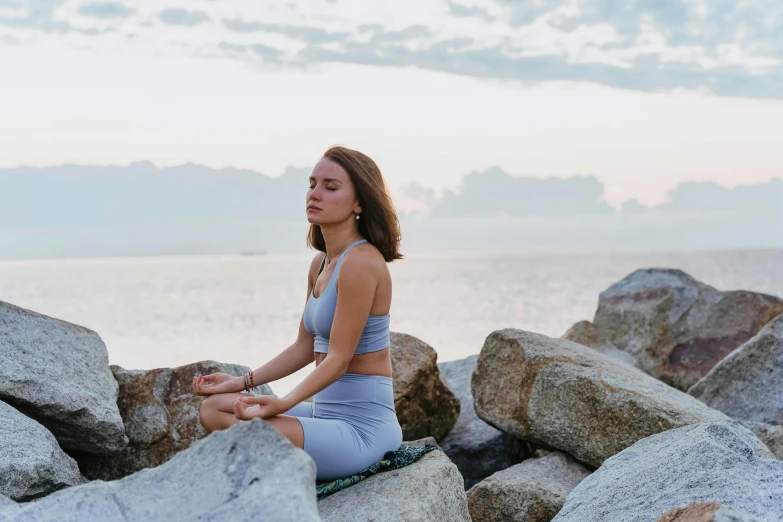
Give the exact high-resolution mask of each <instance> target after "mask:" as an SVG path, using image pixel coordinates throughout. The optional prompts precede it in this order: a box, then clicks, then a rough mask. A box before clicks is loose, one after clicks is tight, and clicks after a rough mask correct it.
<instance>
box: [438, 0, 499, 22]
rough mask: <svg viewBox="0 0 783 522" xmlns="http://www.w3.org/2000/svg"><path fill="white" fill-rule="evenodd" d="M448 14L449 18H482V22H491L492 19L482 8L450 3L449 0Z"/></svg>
mask: <svg viewBox="0 0 783 522" xmlns="http://www.w3.org/2000/svg"><path fill="white" fill-rule="evenodd" d="M448 3H449V14H450V15H451V16H458V17H465V18H482V19H484V20H492V19H493V17H492V16H491V15H490V14H489V11H487V10H486V9H484V8H482V7H474V6H467V5H463V4H460V3H458V2H452V1H451V0H449V2H448Z"/></svg>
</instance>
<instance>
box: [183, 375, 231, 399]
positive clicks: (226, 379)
mask: <svg viewBox="0 0 783 522" xmlns="http://www.w3.org/2000/svg"><path fill="white" fill-rule="evenodd" d="M237 391H239V390H237V386H236V377H234V376H233V375H229V374H227V373H212V374H210V375H196V376H195V377H193V393H195V394H196V395H214V394H216V393H231V392H237Z"/></svg>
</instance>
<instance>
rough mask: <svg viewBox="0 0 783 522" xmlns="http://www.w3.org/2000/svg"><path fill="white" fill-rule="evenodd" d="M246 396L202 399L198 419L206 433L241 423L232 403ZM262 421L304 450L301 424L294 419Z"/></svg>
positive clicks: (272, 418)
mask: <svg viewBox="0 0 783 522" xmlns="http://www.w3.org/2000/svg"><path fill="white" fill-rule="evenodd" d="M248 395H249V394H247V393H218V394H215V395H210V396H209V397H207V398H206V399H204V402H202V403H201V408H200V409H199V412H198V418H199V421H201V425H202V426H204V429H205V430H207V433H212V432H213V431H215V430H224V429H226V428H230V427H231V426H233V425H234V424H236V423H237V422H242V421H240V420H239V419H237V418H236V416H235V415H234V401H236V399H237V397H245V396H248ZM264 420H265V421H266V422H268V423H270V424H271V425H272V426H274V427H275V428H277V430H278V431H279V432H280V433H282V434H283V436H285V438H287V439H288V440H290V441H291V443H292V444H293V445H294V446H296V447H297V448H299V449H304V432H303V431H302V424H301V423H300V422H299V421H298V420H296V417H292V416H290V415H275V416H274V417H269V418H268V419H264Z"/></svg>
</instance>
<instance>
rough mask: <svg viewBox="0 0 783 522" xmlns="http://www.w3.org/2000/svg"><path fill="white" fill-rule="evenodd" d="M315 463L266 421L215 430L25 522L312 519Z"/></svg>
mask: <svg viewBox="0 0 783 522" xmlns="http://www.w3.org/2000/svg"><path fill="white" fill-rule="evenodd" d="M317 509H318V508H317V506H316V496H315V462H314V461H313V459H311V458H310V457H309V456H308V455H307V454H306V453H305V452H304V451H302V450H300V449H298V448H296V447H295V446H294V445H293V444H291V443H290V442H289V441H288V440H287V439H286V438H285V437H283V435H282V434H281V433H280V432H279V431H277V429H276V428H275V427H274V426H272V425H271V424H270V423H268V422H266V421H262V420H260V419H253V420H252V421H246V422H240V423H238V424H235V425H234V426H232V427H231V428H229V429H227V430H218V431H215V432H213V433H211V434H210V435H209V436H208V437H205V438H204V439H202V440H200V441H198V442H196V443H195V444H193V445H192V446H191V447H190V448H188V449H187V450H185V451H182V452H180V453H178V454H176V455H175V456H174V457H173V458H171V459H170V460H169V461H168V462H166V463H165V464H162V465H161V466H158V467H157V468H151V469H145V470H143V471H140V472H138V473H134V474H133V475H130V476H128V477H125V478H123V479H120V480H116V481H112V482H104V481H101V480H96V481H93V482H90V483H89V484H84V485H82V486H76V487H73V488H69V489H66V490H63V491H59V492H57V493H54V494H52V495H49V496H48V497H46V498H43V499H41V500H39V501H36V502H32V503H30V504H27V505H25V506H23V507H22V508H21V509H20V510H18V511H17V512H16V513H14V512H11V514H10V516H7V515H6V513H5V512H3V513H2V515H3V520H4V521H7V522H21V521H28V520H58V521H73V522H77V521H83V520H100V521H102V522H114V521H117V522H127V521H135V520H145V521H160V522H171V521H174V520H265V521H281V522H282V521H290V520H297V521H299V520H305V521H308V520H309V521H317V520H319V518H318V512H317Z"/></svg>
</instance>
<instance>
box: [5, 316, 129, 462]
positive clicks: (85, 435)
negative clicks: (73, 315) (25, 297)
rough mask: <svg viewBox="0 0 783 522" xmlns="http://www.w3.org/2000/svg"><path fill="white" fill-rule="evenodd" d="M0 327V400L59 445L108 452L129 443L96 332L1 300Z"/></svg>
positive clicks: (116, 387)
mask: <svg viewBox="0 0 783 522" xmlns="http://www.w3.org/2000/svg"><path fill="white" fill-rule="evenodd" d="M0 332H2V334H3V335H0V400H3V401H5V402H7V403H8V404H10V405H11V406H13V407H15V408H16V409H18V410H19V411H21V412H22V413H24V414H25V415H27V416H29V417H32V418H33V419H35V420H37V421H38V422H40V423H41V424H43V425H44V426H46V428H48V429H49V431H51V432H52V433H53V434H54V436H55V437H57V441H58V442H59V443H60V445H61V446H62V447H63V448H71V449H77V450H81V451H87V452H90V453H112V452H116V451H119V450H121V449H123V448H125V447H126V446H127V445H128V438H127V437H126V436H125V428H124V426H123V425H122V418H121V417H120V411H119V409H118V408H117V393H118V390H119V388H118V386H117V381H115V380H114V376H112V373H111V370H109V354H108V352H107V350H106V345H104V344H103V341H102V340H101V338H100V337H98V334H96V333H95V332H93V331H91V330H88V329H87V328H83V327H81V326H77V325H75V324H71V323H66V322H65V321H60V320H58V319H53V318H51V317H47V316H45V315H41V314H38V313H36V312H32V311H30V310H25V309H24V308H19V307H17V306H14V305H11V304H8V303H4V302H0Z"/></svg>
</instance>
